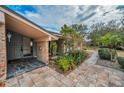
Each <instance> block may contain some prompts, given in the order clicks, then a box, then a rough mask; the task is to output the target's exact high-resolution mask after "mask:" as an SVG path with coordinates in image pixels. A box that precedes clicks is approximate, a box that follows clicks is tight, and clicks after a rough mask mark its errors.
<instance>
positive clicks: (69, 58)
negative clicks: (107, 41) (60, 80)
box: [57, 51, 87, 72]
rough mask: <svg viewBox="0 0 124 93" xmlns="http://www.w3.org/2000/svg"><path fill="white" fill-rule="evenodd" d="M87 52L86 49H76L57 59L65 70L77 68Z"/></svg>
mask: <svg viewBox="0 0 124 93" xmlns="http://www.w3.org/2000/svg"><path fill="white" fill-rule="evenodd" d="M86 56H87V55H86V53H85V52H84V51H75V52H73V53H72V52H71V53H68V54H67V55H64V56H60V57H59V58H58V59H57V64H58V65H59V67H60V68H61V69H62V70H63V71H64V72H66V71H68V70H70V69H74V68H76V66H77V65H78V64H79V63H81V62H82V61H83V60H84V59H85V58H86Z"/></svg>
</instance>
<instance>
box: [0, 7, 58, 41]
mask: <svg viewBox="0 0 124 93" xmlns="http://www.w3.org/2000/svg"><path fill="white" fill-rule="evenodd" d="M0 11H2V12H4V13H5V14H7V15H6V16H7V18H8V19H9V20H10V19H12V18H10V17H13V19H14V20H16V19H17V20H19V21H20V22H23V23H25V24H26V25H30V26H31V27H33V28H34V29H35V30H34V29H33V30H32V31H36V30H38V31H40V32H42V33H44V34H45V35H48V36H50V37H52V38H53V39H55V40H56V39H58V37H56V36H55V35H53V34H51V33H52V32H50V31H48V30H46V29H44V28H42V27H41V26H39V25H37V24H35V23H34V22H32V21H30V20H28V19H27V18H25V17H23V16H21V15H19V14H18V13H16V12H14V11H13V10H11V9H9V8H7V7H6V6H0ZM8 24H9V25H11V24H10V23H8ZM38 31H37V32H38Z"/></svg>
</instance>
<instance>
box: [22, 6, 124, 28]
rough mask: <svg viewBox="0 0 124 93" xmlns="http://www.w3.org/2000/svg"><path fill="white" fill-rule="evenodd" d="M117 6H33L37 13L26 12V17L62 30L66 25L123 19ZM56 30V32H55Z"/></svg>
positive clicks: (42, 24)
mask: <svg viewBox="0 0 124 93" xmlns="http://www.w3.org/2000/svg"><path fill="white" fill-rule="evenodd" d="M116 7H117V6H84V5H83V6H58V5H57V6H33V8H35V9H36V10H37V13H34V12H32V11H25V14H24V15H25V16H26V17H27V18H28V19H30V20H32V21H34V22H35V23H37V24H39V25H41V26H47V28H48V29H50V28H51V29H52V26H54V28H55V29H58V30H59V29H60V27H61V26H63V25H64V24H74V23H85V24H87V25H92V24H94V23H97V22H105V23H106V22H108V21H111V20H119V19H121V18H123V14H124V13H123V12H124V11H120V10H118V9H117V8H116ZM55 29H54V30H55Z"/></svg>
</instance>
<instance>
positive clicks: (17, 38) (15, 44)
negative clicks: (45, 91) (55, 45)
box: [0, 7, 58, 80]
mask: <svg viewBox="0 0 124 93" xmlns="http://www.w3.org/2000/svg"><path fill="white" fill-rule="evenodd" d="M57 39H58V38H57V37H55V36H53V35H51V34H49V33H48V32H47V31H45V30H44V29H43V28H41V27H39V26H37V25H36V24H34V23H32V22H31V21H29V20H27V19H25V18H24V17H22V16H20V15H18V14H17V13H15V12H13V11H11V10H9V9H7V8H4V7H0V55H2V56H0V66H1V65H2V67H1V68H0V79H3V80H4V79H6V77H8V74H9V75H10V73H12V74H13V73H14V72H13V70H15V72H23V73H24V72H25V71H24V68H25V69H27V68H29V69H30V70H32V69H35V68H37V67H42V66H44V65H46V64H48V63H49V41H52V40H57ZM26 65H27V66H26ZM13 68H17V69H13ZM21 68H22V70H23V71H21ZM19 69H20V70H19ZM29 69H28V70H27V71H29ZM10 76H11V75H10ZM10 76H9V77H10Z"/></svg>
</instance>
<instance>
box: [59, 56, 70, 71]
mask: <svg viewBox="0 0 124 93" xmlns="http://www.w3.org/2000/svg"><path fill="white" fill-rule="evenodd" d="M57 64H58V65H59V66H60V68H61V69H62V70H63V71H64V72H66V71H68V70H69V66H70V63H69V60H68V58H67V57H66V56H62V57H59V59H58V60H57Z"/></svg>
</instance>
